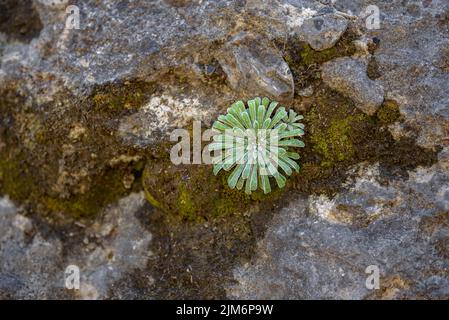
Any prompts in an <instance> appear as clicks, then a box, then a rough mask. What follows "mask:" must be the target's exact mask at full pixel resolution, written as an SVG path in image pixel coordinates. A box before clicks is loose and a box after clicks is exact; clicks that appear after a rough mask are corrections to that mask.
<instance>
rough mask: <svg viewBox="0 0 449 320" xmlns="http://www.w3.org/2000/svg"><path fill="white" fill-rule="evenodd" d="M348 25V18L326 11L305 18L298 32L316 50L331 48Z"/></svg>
mask: <svg viewBox="0 0 449 320" xmlns="http://www.w3.org/2000/svg"><path fill="white" fill-rule="evenodd" d="M347 27H348V20H347V19H346V18H345V17H342V16H341V15H338V14H336V13H328V14H322V15H318V16H315V17H313V18H310V19H307V20H305V21H304V23H303V24H302V26H301V28H300V31H299V34H300V37H301V38H303V39H304V40H305V41H306V42H307V43H309V45H310V46H311V47H312V48H313V49H314V50H318V51H322V50H325V49H329V48H332V47H333V46H334V45H335V44H336V43H337V41H338V40H339V39H340V37H341V36H342V35H343V33H344V32H345V31H346V29H347Z"/></svg>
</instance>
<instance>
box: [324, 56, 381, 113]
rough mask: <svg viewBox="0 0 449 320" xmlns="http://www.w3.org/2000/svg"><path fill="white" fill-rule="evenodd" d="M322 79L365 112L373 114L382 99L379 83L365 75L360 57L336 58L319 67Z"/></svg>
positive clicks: (365, 68) (365, 71)
mask: <svg viewBox="0 0 449 320" xmlns="http://www.w3.org/2000/svg"><path fill="white" fill-rule="evenodd" d="M321 70H322V76H323V81H324V82H325V83H326V84H327V85H328V86H329V87H331V88H332V89H335V90H337V91H338V92H340V93H342V94H343V95H346V96H348V97H349V98H351V99H353V100H354V101H355V102H356V103H357V107H358V108H359V109H361V110H362V111H363V112H365V113H367V114H370V115H372V114H374V113H375V112H376V110H377V108H378V107H379V106H380V105H381V104H382V102H383V101H384V90H383V87H382V85H381V84H379V83H378V82H376V81H374V80H371V79H370V78H368V75H367V65H366V63H364V62H363V61H362V60H360V59H352V58H338V59H335V60H332V61H329V62H326V63H325V64H323V66H322V67H321Z"/></svg>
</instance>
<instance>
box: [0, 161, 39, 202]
mask: <svg viewBox="0 0 449 320" xmlns="http://www.w3.org/2000/svg"><path fill="white" fill-rule="evenodd" d="M0 183H1V184H0V186H1V187H0V192H1V193H6V194H8V195H9V197H10V198H11V199H13V200H15V201H18V202H24V201H26V200H28V198H29V196H30V194H31V193H32V191H33V188H34V187H35V186H36V185H37V179H36V178H35V177H34V176H33V175H32V173H31V172H30V171H29V169H28V167H27V166H26V165H25V164H24V159H23V158H22V157H21V156H17V157H16V158H14V157H12V156H11V155H10V154H5V153H4V154H3V157H0Z"/></svg>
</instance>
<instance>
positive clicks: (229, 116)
mask: <svg viewBox="0 0 449 320" xmlns="http://www.w3.org/2000/svg"><path fill="white" fill-rule="evenodd" d="M226 119H227V120H228V121H229V122H231V123H232V124H233V125H234V126H235V127H237V128H240V129H245V127H244V126H243V124H242V123H240V121H239V120H238V119H237V118H236V117H235V116H234V115H233V114H231V113H228V114H227V115H226Z"/></svg>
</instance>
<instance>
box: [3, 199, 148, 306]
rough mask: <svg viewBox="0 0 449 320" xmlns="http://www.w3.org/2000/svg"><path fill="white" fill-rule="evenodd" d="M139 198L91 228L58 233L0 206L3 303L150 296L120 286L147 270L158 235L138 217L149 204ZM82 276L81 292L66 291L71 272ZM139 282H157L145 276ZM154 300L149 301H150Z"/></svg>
mask: <svg viewBox="0 0 449 320" xmlns="http://www.w3.org/2000/svg"><path fill="white" fill-rule="evenodd" d="M144 201H145V200H144V197H143V194H142V193H134V194H131V195H129V196H128V197H127V198H124V199H122V200H120V201H119V203H118V204H116V205H115V206H113V207H111V208H110V209H107V210H106V211H105V212H103V213H102V214H101V216H100V217H99V218H98V219H97V220H96V221H94V222H93V223H92V225H90V226H89V227H87V228H86V226H84V225H83V224H81V223H78V224H77V225H75V226H73V227H71V228H67V229H65V230H62V231H59V232H54V231H52V230H48V229H47V230H45V231H44V230H41V228H40V224H41V223H42V222H41V221H33V219H31V218H29V217H25V216H23V215H22V214H21V213H19V212H18V210H17V208H16V207H15V206H14V205H13V204H12V203H11V202H10V201H9V199H7V198H2V199H1V201H0V233H1V234H2V238H1V240H0V241H1V242H0V261H1V262H2V263H1V265H0V298H9V299H15V298H32V299H45V298H80V299H100V298H103V299H104V298H107V297H109V298H110V297H115V298H128V299H129V298H137V297H139V296H141V295H142V294H144V293H145V291H144V290H142V289H141V288H139V287H136V285H135V284H133V282H132V280H131V281H129V283H128V284H127V285H126V286H125V285H123V284H117V282H118V281H119V280H120V279H121V278H122V277H123V276H124V275H126V273H128V272H136V270H139V269H143V267H145V265H146V262H147V261H148V259H149V258H151V251H149V250H148V246H149V244H150V241H151V238H152V235H151V233H149V232H148V231H146V230H145V229H144V228H143V227H142V226H141V224H140V222H139V220H138V219H137V218H136V216H135V214H136V212H137V211H138V210H139V208H140V207H141V206H142V205H143V203H144ZM71 265H75V266H78V267H79V270H80V289H79V290H69V289H67V288H66V287H65V281H66V278H67V276H68V275H69V274H68V273H67V274H66V268H67V267H69V266H71ZM139 281H141V282H143V283H147V286H148V287H149V286H150V285H151V283H152V282H153V281H154V280H153V279H152V277H151V276H150V275H149V274H147V273H142V274H141V278H140V279H139ZM148 297H149V296H148Z"/></svg>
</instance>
